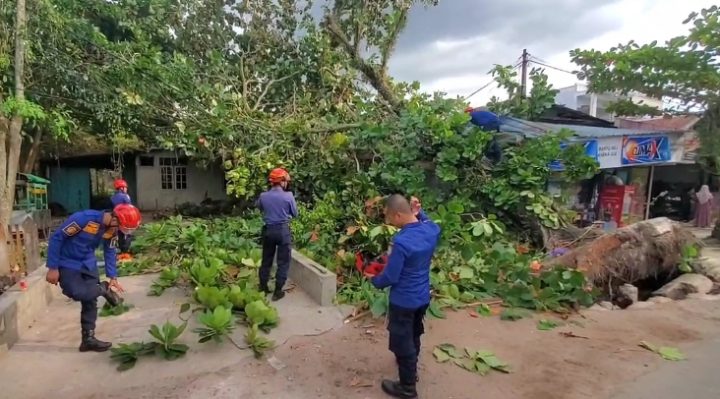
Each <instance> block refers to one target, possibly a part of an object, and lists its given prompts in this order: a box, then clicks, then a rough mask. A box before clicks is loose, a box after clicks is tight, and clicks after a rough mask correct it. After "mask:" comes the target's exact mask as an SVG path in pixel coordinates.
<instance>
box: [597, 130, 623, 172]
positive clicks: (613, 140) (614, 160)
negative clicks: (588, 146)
mask: <svg viewBox="0 0 720 399" xmlns="http://www.w3.org/2000/svg"><path fill="white" fill-rule="evenodd" d="M597 141H598V153H597V160H598V164H599V165H600V169H615V168H619V167H621V166H622V163H621V162H620V153H621V152H622V141H623V138H622V136H615V137H601V138H599V139H598V140H597Z"/></svg>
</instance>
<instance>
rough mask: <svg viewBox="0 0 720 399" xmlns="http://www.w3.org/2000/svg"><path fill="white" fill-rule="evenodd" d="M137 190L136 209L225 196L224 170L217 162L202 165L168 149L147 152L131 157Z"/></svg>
mask: <svg viewBox="0 0 720 399" xmlns="http://www.w3.org/2000/svg"><path fill="white" fill-rule="evenodd" d="M135 167H136V169H135V177H136V184H137V194H136V198H135V201H136V203H137V205H138V207H139V208H140V209H143V210H158V209H166V208H174V207H175V206H176V205H180V204H183V203H186V202H192V203H199V202H202V201H203V200H204V199H206V198H211V199H213V200H224V199H227V194H226V192H225V174H224V171H223V170H222V167H221V166H220V165H219V164H217V165H216V164H211V165H209V166H207V167H206V168H201V167H200V166H198V165H196V164H194V163H193V162H189V160H188V158H186V157H182V156H178V155H177V154H175V153H172V152H151V153H146V154H141V155H137V156H136V157H135Z"/></svg>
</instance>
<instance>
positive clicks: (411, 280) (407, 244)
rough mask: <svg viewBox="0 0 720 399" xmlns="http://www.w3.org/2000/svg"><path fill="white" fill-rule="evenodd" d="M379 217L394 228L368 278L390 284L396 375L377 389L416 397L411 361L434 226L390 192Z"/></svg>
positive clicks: (426, 299)
mask: <svg viewBox="0 0 720 399" xmlns="http://www.w3.org/2000/svg"><path fill="white" fill-rule="evenodd" d="M385 221H386V223H388V224H391V225H393V226H395V227H399V228H400V231H399V232H398V233H397V234H395V237H393V242H392V247H391V251H390V256H389V257H388V261H387V265H386V266H385V268H384V269H383V271H382V273H381V274H379V275H377V276H372V275H371V274H366V276H367V277H371V281H372V284H373V285H374V286H375V287H377V288H379V289H383V288H386V287H390V306H389V309H388V327H387V329H388V332H389V333H390V344H389V349H390V351H391V352H392V353H393V354H395V360H396V362H397V365H398V374H399V377H400V379H399V381H392V380H384V381H383V382H382V389H383V391H385V393H387V394H388V395H390V396H393V397H396V398H407V399H413V398H417V390H416V383H417V381H418V377H417V362H418V356H419V355H420V337H421V336H422V334H423V333H424V332H425V330H424V325H423V319H424V317H425V311H426V310H427V308H428V306H429V304H430V262H431V261H432V257H433V254H434V253H435V247H436V246H437V243H438V240H439V239H440V227H439V226H438V225H437V224H435V223H434V222H432V221H431V220H430V219H429V218H428V217H427V216H426V215H425V213H424V212H423V211H422V209H421V206H420V201H419V200H418V199H417V198H415V197H413V198H412V199H411V201H408V200H407V199H406V198H405V197H404V196H402V195H399V194H396V195H392V196H390V197H389V198H388V199H387V201H386V203H385Z"/></svg>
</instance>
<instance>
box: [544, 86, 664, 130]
mask: <svg viewBox="0 0 720 399" xmlns="http://www.w3.org/2000/svg"><path fill="white" fill-rule="evenodd" d="M590 96H591V94H589V93H588V91H587V86H585V85H583V84H575V85H572V86H569V87H563V88H562V89H559V90H558V94H557V95H556V96H555V103H556V104H560V105H564V106H566V107H568V108H571V109H574V110H577V111H581V112H585V113H587V114H589V115H595V116H597V117H598V118H600V119H605V120H608V121H613V120H614V119H615V116H614V115H612V114H610V113H608V112H607V111H605V108H606V107H607V105H608V104H609V103H611V102H615V101H617V100H620V99H624V98H630V99H631V100H632V101H633V102H635V103H640V102H642V103H643V104H645V105H649V106H653V107H657V108H660V109H662V106H663V101H662V99H657V98H651V97H648V96H646V95H644V94H642V93H636V92H633V93H631V94H630V95H629V96H621V95H617V94H613V93H601V94H597V95H596V97H597V106H596V109H595V110H594V111H593V110H592V109H591V107H592V101H591V99H590Z"/></svg>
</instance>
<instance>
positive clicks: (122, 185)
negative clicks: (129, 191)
mask: <svg viewBox="0 0 720 399" xmlns="http://www.w3.org/2000/svg"><path fill="white" fill-rule="evenodd" d="M121 188H128V185H127V182H126V181H125V180H123V179H115V190H120V189H121Z"/></svg>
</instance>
